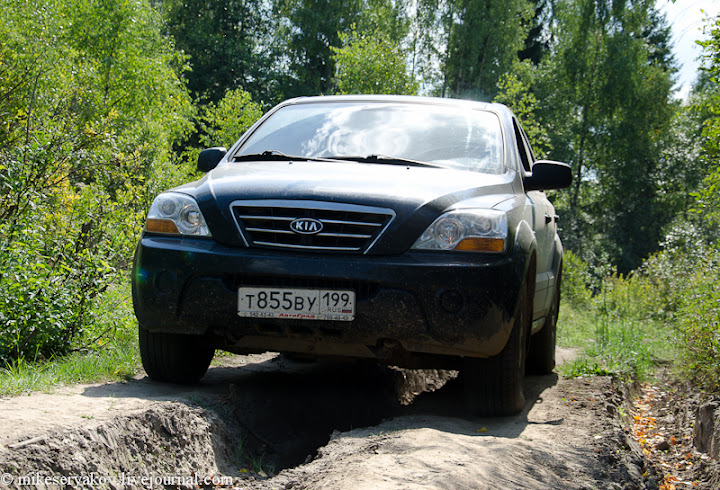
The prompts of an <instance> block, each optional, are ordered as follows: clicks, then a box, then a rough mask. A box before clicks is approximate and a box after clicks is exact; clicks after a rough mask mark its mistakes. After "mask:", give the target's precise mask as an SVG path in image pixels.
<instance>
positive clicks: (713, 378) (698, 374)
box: [677, 254, 720, 392]
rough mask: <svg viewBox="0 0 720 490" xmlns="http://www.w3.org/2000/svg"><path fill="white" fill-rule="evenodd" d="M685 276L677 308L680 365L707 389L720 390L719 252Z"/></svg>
mask: <svg viewBox="0 0 720 490" xmlns="http://www.w3.org/2000/svg"><path fill="white" fill-rule="evenodd" d="M714 259H715V260H714V261H713V262H709V263H704V264H699V266H698V267H697V268H696V271H695V273H694V274H692V275H691V276H690V277H688V278H687V284H686V286H685V288H684V294H683V295H682V297H681V298H680V305H679V308H678V311H677V319H678V322H677V323H678V329H679V331H680V334H681V339H682V342H683V347H684V348H683V368H684V370H685V372H686V373H687V374H688V376H689V377H690V378H691V379H694V380H695V381H696V382H697V383H698V384H700V385H701V386H703V387H705V388H706V389H708V390H712V391H716V392H717V391H720V289H719V288H718V284H719V283H720V254H716V256H715V257H714Z"/></svg>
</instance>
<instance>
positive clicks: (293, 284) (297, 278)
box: [132, 236, 522, 363]
mask: <svg viewBox="0 0 720 490" xmlns="http://www.w3.org/2000/svg"><path fill="white" fill-rule="evenodd" d="M517 269H518V268H517V267H513V263H512V260H511V259H510V258H509V257H506V256H502V257H499V256H489V255H472V256H471V255H460V254H457V253H454V254H445V253H442V254H440V253H406V254H403V255H401V256H392V257H387V256H357V255H310V254H307V253H295V254H292V253H278V252H266V251H260V250H250V249H244V248H236V247H227V246H224V245H221V244H218V243H216V242H214V241H212V240H205V239H186V238H166V237H153V236H145V237H143V238H142V240H141V241H140V243H139V245H138V249H137V252H136V254H135V263H134V267H133V276H132V285H133V304H134V308H135V314H136V316H137V318H138V321H139V323H140V325H141V326H142V328H145V329H148V330H151V331H157V332H175V333H186V334H204V333H210V334H211V335H213V336H214V337H215V338H216V341H217V344H218V347H219V348H221V349H224V350H229V351H232V352H238V353H243V352H258V351H267V350H270V351H281V352H299V353H307V354H311V355H343V356H354V357H372V358H378V359H381V360H386V361H390V362H397V363H402V360H403V358H404V357H407V356H409V355H412V354H433V355H440V356H472V357H486V356H491V355H495V354H497V353H498V352H499V351H500V350H502V348H503V347H504V345H505V343H506V342H507V339H508V337H509V334H510V330H511V328H512V324H513V319H512V315H513V312H514V311H515V308H516V301H517V298H518V291H519V289H520V285H521V282H522V279H521V277H519V276H520V274H518V273H517V272H516V270H517ZM240 286H273V287H281V288H297V287H301V288H328V289H350V290H353V291H355V292H356V314H355V319H354V320H353V321H350V322H346V321H317V320H282V319H255V318H244V317H239V316H238V315H237V300H238V288H239V287H240Z"/></svg>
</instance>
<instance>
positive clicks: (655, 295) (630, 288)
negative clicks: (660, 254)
mask: <svg viewBox="0 0 720 490" xmlns="http://www.w3.org/2000/svg"><path fill="white" fill-rule="evenodd" d="M591 276H592V274H591V272H590V268H589V266H587V265H586V264H584V263H583V262H582V261H580V260H579V259H578V258H577V257H576V256H575V255H574V254H572V253H571V252H566V253H565V257H564V264H563V293H568V294H567V295H565V296H563V298H564V307H563V310H562V312H563V313H562V319H561V322H560V325H559V327H558V337H559V339H560V344H561V345H567V341H566V340H565V339H566V338H572V339H573V340H574V341H573V343H574V345H575V346H579V347H581V348H582V351H581V354H580V356H579V357H578V358H577V359H575V360H573V361H571V362H570V363H568V364H567V365H564V366H562V367H561V370H562V372H563V374H565V375H566V376H580V375H606V374H614V375H618V376H622V377H626V378H628V379H630V378H643V377H646V376H649V375H650V374H652V372H653V370H654V369H655V366H656V365H657V363H658V362H668V361H669V359H671V358H672V357H673V355H672V354H673V352H674V349H675V347H674V346H675V344H676V342H675V338H676V337H675V331H674V329H672V328H671V327H670V325H669V324H668V323H667V322H666V321H665V320H666V316H665V315H664V314H665V313H666V312H665V311H664V310H663V309H662V308H663V304H664V302H663V300H664V298H663V297H662V294H663V293H662V291H660V290H658V288H657V287H656V282H657V278H656V277H655V275H654V270H653V271H651V268H648V270H646V271H644V272H643V273H637V274H631V275H629V276H622V275H618V274H616V273H612V274H610V275H607V276H605V277H604V278H603V279H602V280H601V281H599V283H598V282H596V280H595V279H592V278H591ZM568 279H569V282H570V284H568ZM593 283H594V284H595V285H597V287H598V291H597V293H596V294H594V295H593V294H592V292H591V287H592V285H593ZM566 300H567V301H566Z"/></svg>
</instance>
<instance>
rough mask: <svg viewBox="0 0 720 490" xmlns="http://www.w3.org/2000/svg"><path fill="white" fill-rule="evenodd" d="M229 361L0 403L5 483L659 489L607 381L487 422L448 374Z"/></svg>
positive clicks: (563, 383) (543, 382)
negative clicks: (194, 376)
mask: <svg viewBox="0 0 720 490" xmlns="http://www.w3.org/2000/svg"><path fill="white" fill-rule="evenodd" d="M558 354H559V356H560V357H562V356H563V355H565V354H566V353H564V352H559V353H558ZM220 362H221V365H218V366H213V367H211V369H210V371H209V373H208V375H207V376H206V377H205V378H203V381H202V383H201V384H200V386H197V387H183V386H176V385H167V384H160V383H154V382H151V381H149V380H148V379H147V378H145V377H138V379H136V380H132V381H129V382H127V383H109V384H100V385H80V386H72V387H66V388H62V389H60V390H58V391H57V392H55V393H53V394H44V393H33V394H30V395H28V396H20V397H13V398H7V399H2V400H0V414H2V417H1V418H0V438H1V439H0V440H2V446H0V487H2V488H101V487H104V488H198V487H200V488H235V487H239V488H259V489H265V488H267V489H270V488H368V489H369V488H421V487H422V488H538V489H539V488H646V487H647V488H652V487H653V486H655V485H654V480H653V478H654V476H653V474H652V471H647V469H646V468H645V464H644V461H643V459H642V458H641V457H639V455H638V454H637V453H636V452H634V451H633V450H631V449H630V446H629V445H628V444H627V442H626V438H625V433H624V432H623V430H622V429H621V427H620V423H619V418H618V417H617V416H616V413H617V411H618V410H617V407H618V406H619V405H620V404H621V402H622V400H621V395H620V391H618V390H616V389H615V388H614V387H613V384H612V382H611V380H610V379H608V378H583V379H574V380H567V379H560V378H559V377H558V376H557V375H555V374H551V375H548V376H536V377H527V378H526V385H527V386H526V398H527V403H526V406H525V409H524V410H523V412H522V413H521V414H519V415H516V416H513V417H503V418H487V419H482V418H474V417H470V416H468V415H467V414H466V413H465V412H464V409H463V406H464V404H463V396H462V389H461V387H460V384H459V383H457V382H456V381H455V380H454V377H455V374H456V373H453V372H447V371H435V370H423V371H409V370H399V369H394V368H384V367H379V366H376V365H373V364H368V363H359V362H341V361H317V362H310V363H308V362H298V361H293V360H290V359H287V358H285V357H283V356H277V355H273V354H265V355H259V356H233V357H226V358H221V361H220ZM61 476H64V477H65V480H62V481H61V478H59V477H61ZM32 477H35V480H30V479H29V478H32ZM171 477H172V478H174V479H172V478H171ZM43 478H45V479H44V480H43ZM28 482H30V483H32V485H28Z"/></svg>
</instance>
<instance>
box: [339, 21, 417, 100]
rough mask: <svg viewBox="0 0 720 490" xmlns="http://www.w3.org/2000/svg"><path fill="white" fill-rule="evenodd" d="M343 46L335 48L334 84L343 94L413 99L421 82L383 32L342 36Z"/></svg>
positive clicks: (402, 53)
mask: <svg viewBox="0 0 720 490" xmlns="http://www.w3.org/2000/svg"><path fill="white" fill-rule="evenodd" d="M340 40H341V41H342V44H343V46H342V47H340V48H332V51H333V53H335V54H334V56H333V61H334V64H335V70H336V72H335V83H336V85H337V90H338V92H339V93H341V94H400V95H414V94H416V93H417V90H418V82H417V81H416V80H415V79H414V77H413V75H412V73H410V72H409V70H408V66H407V56H406V55H405V53H404V52H403V51H402V50H401V49H400V48H399V47H398V46H397V45H396V44H394V43H393V42H392V40H390V38H389V37H388V36H387V35H386V34H383V33H382V32H376V33H374V34H371V35H363V34H358V33H357V31H355V30H353V31H352V32H351V33H350V34H341V35H340Z"/></svg>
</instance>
